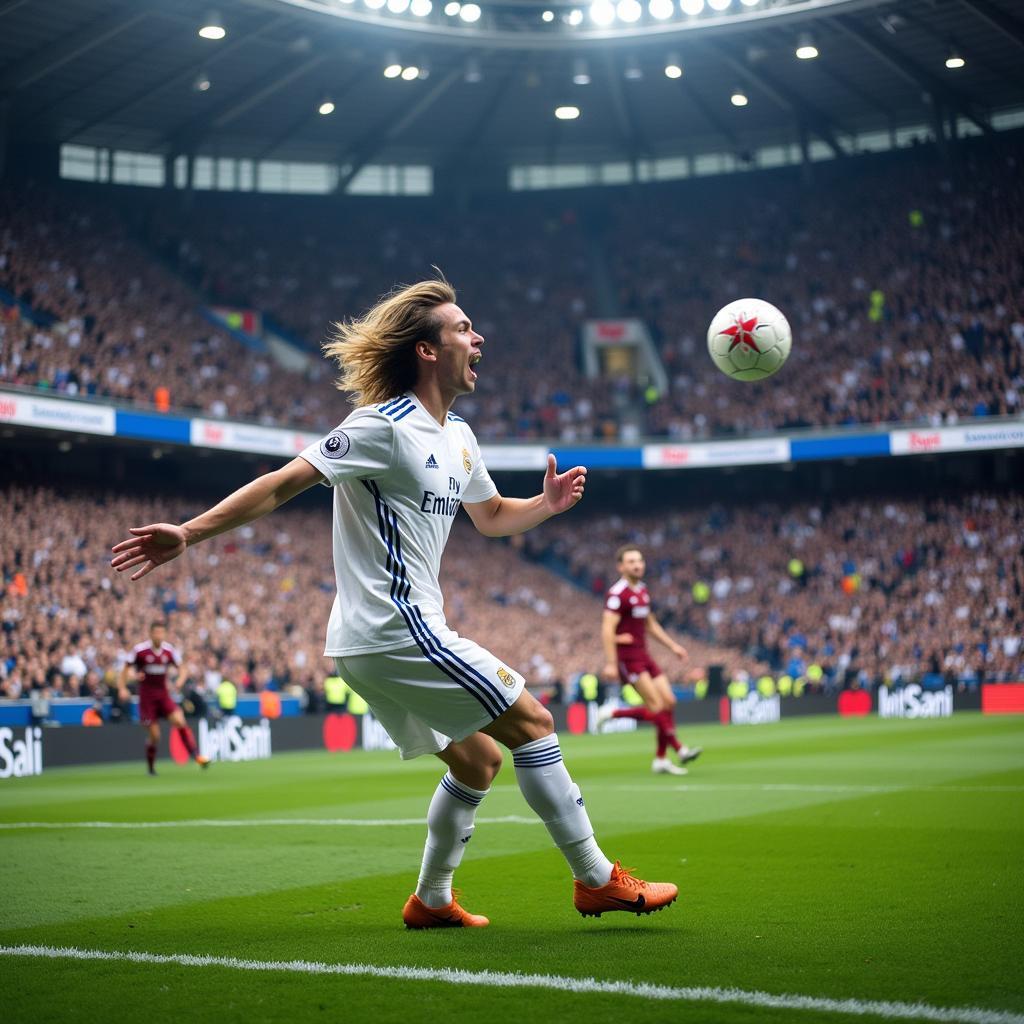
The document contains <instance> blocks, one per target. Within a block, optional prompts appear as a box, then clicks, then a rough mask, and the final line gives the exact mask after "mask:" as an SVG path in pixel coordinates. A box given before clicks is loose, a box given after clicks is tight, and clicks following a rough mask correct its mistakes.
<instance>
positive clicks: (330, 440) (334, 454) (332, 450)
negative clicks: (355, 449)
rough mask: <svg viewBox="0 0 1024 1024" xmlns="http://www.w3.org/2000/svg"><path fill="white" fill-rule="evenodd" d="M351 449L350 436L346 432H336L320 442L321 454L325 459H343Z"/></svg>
mask: <svg viewBox="0 0 1024 1024" xmlns="http://www.w3.org/2000/svg"><path fill="white" fill-rule="evenodd" d="M351 447H352V442H351V441H349V439H348V434H346V433H345V431H344V430H336V431H334V433H333V434H330V435H329V436H327V437H325V438H324V439H323V440H322V441H321V442H320V454H321V455H322V456H323V457H324V458H325V459H343V458H345V456H346V455H348V450H349V448H351Z"/></svg>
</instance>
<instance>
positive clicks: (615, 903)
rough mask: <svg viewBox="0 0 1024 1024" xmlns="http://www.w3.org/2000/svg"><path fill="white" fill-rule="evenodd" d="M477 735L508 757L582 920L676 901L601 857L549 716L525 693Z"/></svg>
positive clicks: (671, 889) (659, 886) (670, 891)
mask: <svg viewBox="0 0 1024 1024" xmlns="http://www.w3.org/2000/svg"><path fill="white" fill-rule="evenodd" d="M481 731H483V732H485V733H487V734H488V735H489V736H493V737H494V738H495V739H496V740H498V741H499V742H500V743H503V744H504V745H505V746H507V747H508V748H509V749H510V750H511V751H512V761H513V763H514V764H515V770H516V781H517V782H518V783H519V788H520V790H521V791H522V794H523V796H524V797H525V799H526V802H527V803H528V804H529V805H530V807H531V808H532V809H533V811H534V812H535V813H536V814H537V816H538V817H539V818H540V819H541V821H543V822H544V825H545V827H546V828H547V830H548V832H549V834H550V835H551V838H552V839H553V840H554V842H555V845H556V846H557V847H558V848H559V850H561V852H562V855H563V856H564V857H565V859H566V861H567V862H568V864H569V868H570V870H571V871H572V874H573V878H574V879H575V881H574V884H573V903H574V905H575V906H576V909H577V910H578V911H579V912H580V913H581V914H583V915H584V916H590V915H593V916H600V915H601V914H602V913H604V912H605V911H611V910H629V911H632V912H633V913H635V914H649V913H651V912H652V911H654V910H660V909H661V908H662V907H665V906H668V904H670V903H672V902H673V901H674V900H675V899H676V896H677V895H678V893H679V890H678V889H677V888H676V886H675V885H673V884H672V883H670V882H644V881H642V880H641V879H638V878H634V877H633V876H632V875H631V874H630V873H629V872H628V871H626V870H624V869H623V868H622V867H621V866H620V865H619V864H618V862H616V863H615V864H612V863H611V861H609V860H608V858H607V857H606V856H605V855H604V852H603V851H602V850H601V848H600V846H598V844H597V839H596V838H595V836H594V829H593V826H592V825H591V824H590V816H589V815H588V814H587V811H586V807H585V805H584V801H583V797H582V795H581V794H580V788H579V786H577V785H576V784H575V783H574V782H573V781H572V778H571V777H570V775H569V772H568V771H567V770H566V767H565V764H564V763H563V761H562V751H561V748H560V747H559V744H558V737H557V736H556V735H555V729H554V721H553V720H552V718H551V714H550V713H549V712H548V710H547V709H546V708H544V707H543V706H542V705H541V704H540V703H539V702H538V701H537V700H536V699H535V698H534V697H533V696H532V695H531V694H530V693H529V692H528V691H527V690H525V689H524V690H523V691H522V692H521V693H520V694H519V696H518V698H517V699H516V701H515V703H514V704H512V706H511V707H509V709H508V710H507V711H505V712H504V713H503V714H502V715H499V716H498V717H497V718H496V719H495V720H494V721H493V722H492V723H491V724H490V725H486V726H484V727H483V729H482V730H481Z"/></svg>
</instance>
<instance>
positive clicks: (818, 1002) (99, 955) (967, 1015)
mask: <svg viewBox="0 0 1024 1024" xmlns="http://www.w3.org/2000/svg"><path fill="white" fill-rule="evenodd" d="M0 956H23V957H42V958H45V959H51V960H114V961H120V962H123V963H132V964H176V965H179V966H181V967H226V968H228V969H229V970H236V971H281V972H288V973H292V974H322V975H323V974H326V975H344V976H347V977H365V978H387V979H392V980H399V981H436V982H441V983H443V984H447V985H480V986H487V987H491V988H539V989H552V990H554V991H558V992H571V993H574V994H576V995H612V996H631V997H634V998H638V999H654V1000H662V1001H669V1002H687V1003H741V1004H743V1005H745V1006H756V1007H760V1008H764V1009H773V1010H816V1011H818V1012H819V1013H846V1014H854V1015H857V1016H862V1017H870V1016H875V1017H887V1018H890V1019H898V1020H925V1021H936V1022H940V1024H946V1022H949V1024H954V1022H957V1021H962V1022H964V1024H1024V1014H1018V1013H1013V1012H1011V1011H1009V1010H986V1009H983V1008H981V1007H977V1006H961V1007H943V1006H929V1005H928V1004H927V1003H904V1002H898V1001H895V1000H875V999H827V998H824V997H821V996H801V995H792V994H782V995H776V994H774V993H772V992H757V991H748V990H746V989H741V988H717V987H712V986H704V985H702V986H694V987H676V986H671V985H655V984H650V983H647V982H638V981H601V980H599V979H597V978H570V977H565V976H563V975H558V974H516V973H509V972H505V971H462V970H457V969H453V968H432V967H381V966H378V965H376V964H360V963H349V964H328V963H322V962H320V961H317V960H241V959H238V958H237V957H232V956H202V955H198V956H197V955H195V954H192V953H172V954H164V953H135V952H111V951H108V950H105V949H77V948H75V947H65V946H27V945H26V946H0Z"/></svg>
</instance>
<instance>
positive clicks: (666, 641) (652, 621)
mask: <svg viewBox="0 0 1024 1024" xmlns="http://www.w3.org/2000/svg"><path fill="white" fill-rule="evenodd" d="M647 632H648V633H650V634H651V636H653V637H654V639H655V640H657V641H658V643H659V644H662V645H663V646H665V647H667V648H668V649H669V650H670V651H671V652H672V653H673V654H674V655H675V656H676V657H677V658H682V659H683V661H686V660H687V659H688V658H689V657H690V654H689V652H688V651H687V650H686V648H685V647H684V646H683V645H682V644H677V643H676V642H675V640H673V639H672V637H670V636H669V635H668V633H666V632H665V630H664V629H662V626H661V623H660V622H659V621H658V620H657V619H656V618H655V617H654V613H653V612H652V613H651V614H650V615H648V616H647Z"/></svg>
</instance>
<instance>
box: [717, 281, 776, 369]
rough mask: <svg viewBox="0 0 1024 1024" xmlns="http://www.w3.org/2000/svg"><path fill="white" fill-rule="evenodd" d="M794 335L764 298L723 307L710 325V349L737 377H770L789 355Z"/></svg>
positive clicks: (722, 364) (739, 301) (722, 365)
mask: <svg viewBox="0 0 1024 1024" xmlns="http://www.w3.org/2000/svg"><path fill="white" fill-rule="evenodd" d="M792 340H793V335H792V332H791V331H790V329H789V323H788V322H787V320H786V318H785V317H784V316H783V315H782V314H781V313H780V312H779V311H778V310H777V309H776V308H775V307H774V306H773V305H772V304H771V303H770V302H765V301H764V299H737V300H736V301H735V302H730V303H729V305H728V306H723V307H722V308H721V309H720V310H719V311H718V312H717V313H716V314H715V318H714V320H712V321H711V326H710V327H709V328H708V352H710V353H711V359H712V361H713V362H714V364H715V366H717V367H718V368H719V369H720V370H721V371H722V373H724V374H725V375H726V376H727V377H732V378H733V380H762V379H763V378H764V377H770V376H771V375H772V374H773V373H775V371H776V370H778V368H779V367H780V366H782V364H783V363H784V362H785V361H786V359H787V358H788V356H789V346H790V344H791V343H792Z"/></svg>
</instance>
